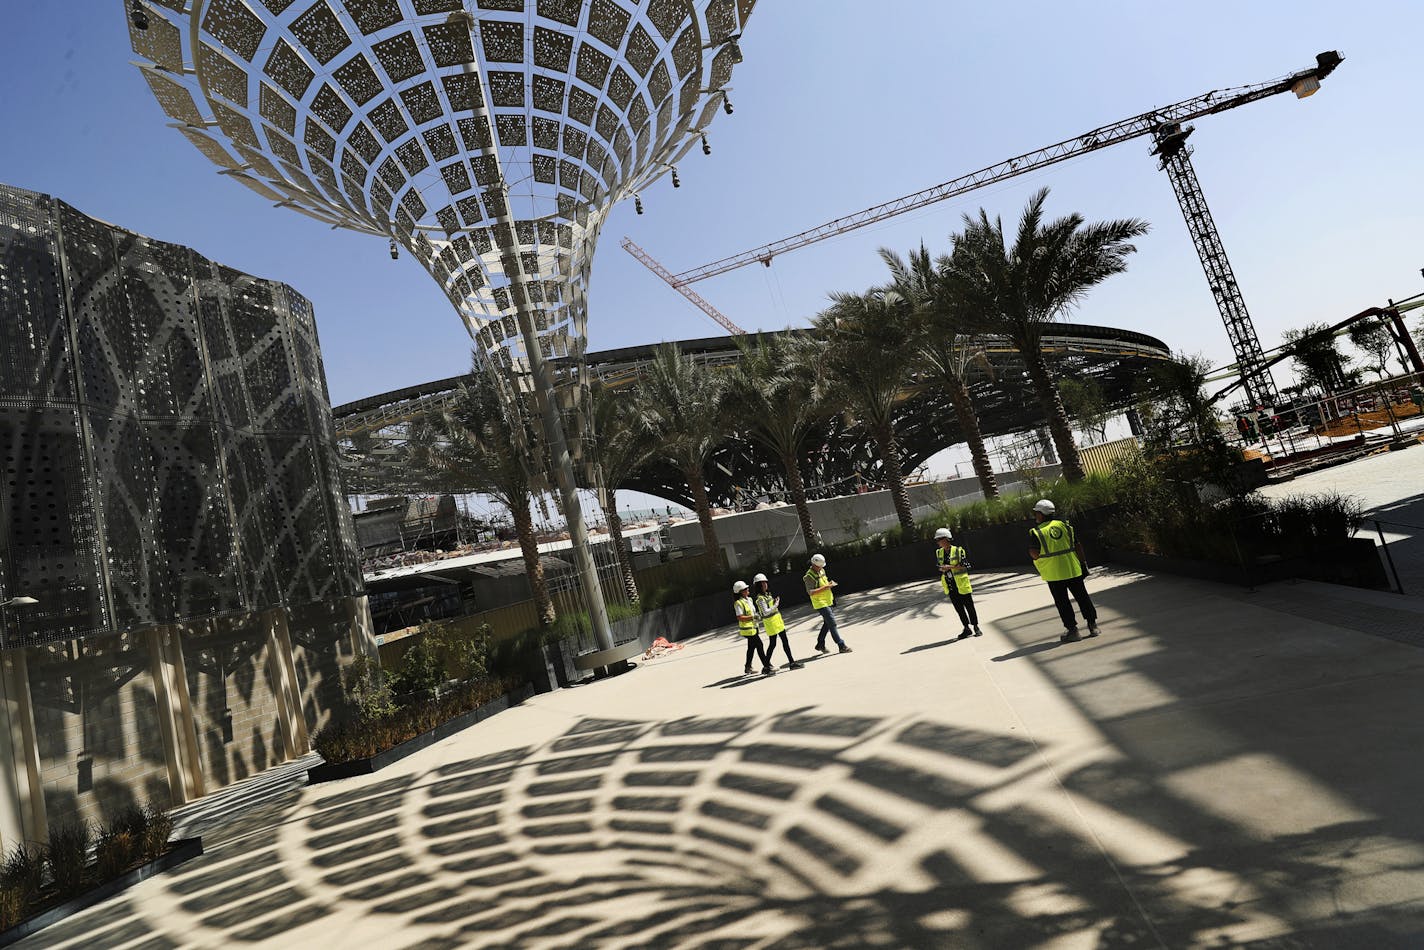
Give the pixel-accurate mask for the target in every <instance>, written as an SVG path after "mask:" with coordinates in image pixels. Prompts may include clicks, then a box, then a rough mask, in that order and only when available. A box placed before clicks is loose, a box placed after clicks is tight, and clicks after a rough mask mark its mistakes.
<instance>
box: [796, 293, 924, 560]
mask: <svg viewBox="0 0 1424 950" xmlns="http://www.w3.org/2000/svg"><path fill="white" fill-rule="evenodd" d="M831 301H832V303H831V306H830V307H829V308H827V309H826V310H823V311H822V312H821V313H820V314H819V315H817V317H816V330H817V331H818V333H819V334H820V339H821V345H820V346H821V352H820V355H819V358H820V360H821V361H822V365H824V367H825V369H826V373H827V376H828V377H829V378H830V379H831V381H832V386H833V387H834V390H835V392H836V393H837V394H838V396H839V398H840V399H842V400H843V401H844V403H845V405H846V406H848V407H849V409H850V411H851V413H852V414H854V415H855V416H856V418H857V421H859V422H860V424H861V425H863V426H864V427H865V429H866V430H867V432H868V433H869V434H870V437H871V438H872V439H874V440H875V446H876V454H877V455H878V456H879V457H880V464H881V466H882V469H883V471H884V473H885V478H886V481H888V482H889V484H890V497H891V500H892V501H893V502H894V504H895V514H896V516H897V517H898V518H899V520H900V526H901V527H902V528H903V529H904V530H905V531H906V532H913V531H914V530H915V519H914V517H913V516H912V515H911V513H910V495H909V492H907V491H906V490H905V476H904V473H903V472H902V471H901V465H902V462H901V459H900V443H899V440H898V439H897V438H896V436H895V424H894V423H895V408H896V405H897V404H898V403H899V401H900V398H901V395H902V387H903V386H904V384H905V382H906V380H907V379H908V377H909V370H910V366H911V365H912V360H913V357H914V354H915V350H916V347H917V346H918V343H919V337H918V335H917V333H916V331H915V326H914V322H913V319H912V317H911V310H910V305H909V303H908V301H906V300H905V298H904V297H902V296H901V295H900V294H899V293H897V292H896V291H894V290H889V289H878V290H871V291H868V292H866V293H863V294H845V293H840V294H832V295H831Z"/></svg>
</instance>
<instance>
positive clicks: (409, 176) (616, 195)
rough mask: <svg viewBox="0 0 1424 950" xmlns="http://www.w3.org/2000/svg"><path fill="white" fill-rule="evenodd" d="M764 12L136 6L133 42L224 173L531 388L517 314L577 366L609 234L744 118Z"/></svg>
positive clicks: (738, 2) (709, 7)
mask: <svg viewBox="0 0 1424 950" xmlns="http://www.w3.org/2000/svg"><path fill="white" fill-rule="evenodd" d="M754 2H755V0H314V2H313V0H140V3H141V4H142V5H143V11H144V15H142V16H134V17H131V19H130V39H131V42H132V45H133V48H134V50H135V51H136V52H137V53H138V54H139V55H140V56H142V57H143V58H144V59H145V60H146V62H144V63H142V64H141V65H140V68H141V69H142V71H143V74H144V77H145V79H146V80H147V81H148V84H149V86H150V87H151V89H152V91H153V94H154V96H155V97H156V98H157V100H158V102H159V104H160V105H161V106H162V108H163V110H164V112H165V113H167V114H168V116H169V117H170V118H172V119H173V120H174V121H173V125H174V126H176V127H177V129H178V130H179V132H180V133H181V134H182V135H183V136H185V137H186V138H187V139H188V140H189V141H190V142H191V143H192V144H193V145H194V146H195V147H197V148H198V149H199V150H200V151H201V152H202V153H203V154H204V155H206V156H207V157H208V158H209V159H210V160H211V161H212V162H213V163H214V164H216V165H217V166H218V167H219V169H220V170H221V173H222V174H225V175H227V176H228V177H230V178H232V179H233V180H235V181H238V182H240V183H242V184H244V185H246V186H247V187H249V188H251V189H252V190H254V191H256V192H257V193H258V194H260V195H262V196H263V197H265V198H267V199H269V200H270V201H272V202H273V203H274V204H276V205H277V206H279V207H286V208H291V209H293V210H295V211H299V212H301V213H303V214H306V215H309V216H311V217H313V218H316V219H317V220H319V221H323V222H326V223H328V224H331V225H332V226H333V227H340V228H350V229H354V230H357V231H362V232H365V233H368V234H376V235H383V236H389V237H390V238H391V239H392V242H393V245H392V249H393V250H394V244H395V243H399V244H401V245H404V246H405V248H406V249H407V250H408V251H409V252H410V253H411V254H413V255H414V256H415V257H416V259H418V260H419V261H420V262H421V264H422V265H423V266H424V267H425V268H426V269H427V270H428V271H429V272H430V274H431V275H432V276H433V277H434V278H435V280H436V281H437V282H438V283H439V284H440V286H441V288H442V289H443V290H444V291H445V293H446V295H447V296H448V297H449V299H450V301H451V303H452V304H453V305H454V306H455V308H456V309H457V310H458V311H459V312H460V314H461V316H462V317H463V318H464V321H465V324H466V327H467V328H468V330H469V332H470V334H471V336H473V337H474V338H475V340H476V341H477V342H478V344H479V348H480V350H481V351H482V352H483V353H484V354H486V356H487V357H488V362H489V363H490V364H492V365H494V366H498V367H502V368H504V369H505V370H507V371H509V372H512V373H513V374H514V377H515V378H514V380H513V386H514V388H515V389H516V390H520V391H525V392H527V391H528V390H529V387H530V383H529V381H528V380H527V379H524V380H521V379H519V378H518V377H519V376H520V375H521V374H523V373H526V372H527V364H526V363H525V360H524V351H523V347H524V342H523V341H522V340H521V334H520V331H519V326H518V319H517V318H518V316H520V315H521V314H522V315H524V316H527V317H529V318H531V319H532V320H533V321H534V323H535V329H536V332H537V333H538V335H539V337H540V340H541V342H542V344H543V346H542V348H543V350H544V352H546V353H548V354H550V355H552V356H557V357H565V358H569V357H572V358H574V360H575V361H577V358H578V357H579V356H580V355H581V353H582V352H583V348H584V340H585V327H586V320H587V303H586V295H585V291H586V288H587V282H588V273H589V264H590V261H591V260H592V255H593V248H594V243H595V241H596V240H597V237H598V233H599V229H600V227H601V226H602V223H603V220H604V217H605V215H606V213H607V211H608V209H609V208H610V207H611V206H612V204H613V203H614V202H615V201H618V200H619V199H621V198H624V197H626V196H627V195H629V194H633V193H636V192H637V191H638V190H639V189H641V188H643V187H645V186H646V185H647V184H648V183H649V182H651V181H652V180H653V179H656V178H658V177H659V176H661V175H663V174H664V173H666V172H667V171H668V170H669V169H670V168H671V167H672V165H673V164H674V163H675V162H677V160H678V159H679V158H680V157H681V156H682V155H683V154H684V153H685V152H686V151H687V149H688V148H689V147H691V146H692V145H693V144H695V143H696V142H697V139H698V136H699V135H701V134H702V130H703V129H705V128H706V127H707V125H708V124H709V123H710V122H711V120H712V117H713V116H714V115H715V113H716V112H717V110H718V109H719V108H725V109H726V110H727V111H728V112H730V111H731V107H730V105H729V104H728V103H727V101H726V94H725V91H724V90H725V86H726V83H727V81H728V80H729V79H730V78H731V73H732V68H733V66H734V65H735V64H736V63H738V62H739V61H740V60H741V52H740V50H739V48H738V46H737V38H738V37H739V36H740V32H741V29H742V24H743V23H744V22H745V20H746V17H747V16H748V15H749V14H750V12H751V9H752V6H753V4H754ZM124 6H125V8H127V7H128V6H129V2H128V0H125V3H124ZM467 6H469V7H472V8H473V9H472V10H469V11H467V10H466V7H467ZM140 23H142V24H143V25H142V27H140V25H139V24H140Z"/></svg>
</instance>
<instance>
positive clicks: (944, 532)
mask: <svg viewBox="0 0 1424 950" xmlns="http://www.w3.org/2000/svg"><path fill="white" fill-rule="evenodd" d="M953 537H954V535H952V534H950V532H949V529H948V528H940V529H939V530H938V531H936V532H935V540H936V541H938V540H939V539H940V538H943V539H944V540H946V541H948V540H949V539H951V538H953Z"/></svg>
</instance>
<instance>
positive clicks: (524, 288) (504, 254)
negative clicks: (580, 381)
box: [448, 10, 613, 650]
mask: <svg viewBox="0 0 1424 950" xmlns="http://www.w3.org/2000/svg"><path fill="white" fill-rule="evenodd" d="M448 22H450V23H459V24H461V25H462V26H463V27H464V28H465V29H467V30H469V31H470V34H471V42H472V43H473V42H474V30H475V18H474V16H473V15H471V14H470V13H469V12H468V11H465V10H460V11H457V12H455V13H452V14H450V16H449V19H448ZM470 52H471V54H472V55H473V52H474V46H473V45H472V46H471V47H470ZM462 69H463V70H464V73H465V74H466V75H467V76H470V77H472V78H473V79H475V80H476V81H478V80H479V64H478V63H476V62H474V61H473V60H471V61H470V62H467V63H465V64H463V66H462ZM470 111H471V114H472V115H473V116H474V119H475V123H476V126H477V127H484V128H493V126H492V124H491V118H490V113H489V110H488V108H487V107H486V105H485V104H484V102H483V100H481V101H479V102H477V103H476V104H475V106H474V108H473V109H471V110H470ZM489 143H490V144H489V145H487V146H485V147H483V148H478V149H475V151H476V152H478V154H479V156H480V157H481V158H482V159H484V160H485V161H487V162H489V163H490V165H491V166H492V167H493V168H494V170H495V176H496V183H495V184H494V185H492V186H491V187H490V191H489V193H490V194H491V195H497V196H499V200H497V201H495V202H492V210H491V217H493V218H494V227H492V228H490V233H491V234H492V236H493V237H494V244H495V248H496V249H497V250H498V251H499V255H500V263H501V266H502V267H503V269H504V274H505V276H506V277H508V278H509V284H510V288H509V289H510V296H511V299H512V301H513V303H514V307H515V310H516V313H517V316H516V320H517V322H518V324H519V335H520V338H521V339H522V340H523V341H524V355H525V358H526V359H527V360H528V362H529V375H530V376H531V377H532V383H533V387H534V401H535V403H536V405H537V406H538V409H539V416H540V420H541V422H542V426H541V428H542V429H543V430H544V440H545V443H546V445H547V447H548V451H549V463H550V465H551V467H552V468H553V470H554V472H553V474H554V481H555V482H556V483H557V485H558V488H559V500H560V502H561V503H562V507H563V510H564V518H565V519H566V520H567V521H568V525H569V541H570V545H571V547H572V550H573V556H574V567H575V568H576V569H577V570H578V575H579V583H580V585H581V586H582V587H583V594H584V600H585V601H587V605H588V615H589V620H590V622H591V623H592V626H593V636H594V640H595V642H597V643H598V648H599V649H600V650H611V649H613V634H612V632H611V630H610V629H609V625H608V610H607V608H606V607H605V606H604V603H603V586H602V585H601V584H600V583H599V580H598V566H597V565H596V564H595V563H594V561H593V552H592V551H590V550H589V547H588V527H587V526H586V525H585V524H584V520H583V506H582V504H581V503H580V502H579V497H578V486H577V485H576V483H575V481H574V466H573V460H572V459H571V458H570V457H569V449H568V443H567V441H566V440H565V438H564V425H563V421H562V420H561V419H560V418H559V409H558V405H557V403H556V401H555V394H554V379H553V374H552V373H551V372H550V371H549V366H548V364H547V363H546V362H545V360H544V348H543V345H542V344H541V343H540V341H539V329H538V327H537V326H536V324H535V316H536V315H537V314H538V312H539V307H538V306H537V305H536V304H535V302H534V299H535V298H534V295H533V294H531V293H530V291H529V282H530V278H529V275H528V274H527V273H526V272H525V269H524V257H523V254H522V249H521V247H520V246H519V238H518V234H517V233H516V228H515V226H514V219H513V216H512V214H511V213H510V210H509V201H508V194H509V186H508V184H507V183H506V181H505V178H504V171H503V169H502V168H501V167H500V160H499V150H498V149H497V148H496V147H495V146H494V139H493V138H490V140H489ZM541 299H542V298H541Z"/></svg>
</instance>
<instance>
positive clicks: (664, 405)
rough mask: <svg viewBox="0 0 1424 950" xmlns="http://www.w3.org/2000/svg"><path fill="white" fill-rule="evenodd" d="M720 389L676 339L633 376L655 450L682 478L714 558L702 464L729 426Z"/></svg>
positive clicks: (717, 551) (717, 552)
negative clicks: (655, 444)
mask: <svg viewBox="0 0 1424 950" xmlns="http://www.w3.org/2000/svg"><path fill="white" fill-rule="evenodd" d="M725 393H726V384H725V381H724V379H723V377H722V376H721V375H719V374H718V372H717V371H716V370H714V369H713V368H712V367H710V366H708V365H707V364H706V363H703V362H699V361H698V360H695V359H693V358H692V357H691V356H688V355H687V354H686V353H683V352H682V350H681V349H679V348H678V346H677V344H675V343H664V344H662V345H661V346H659V347H658V348H657V349H656V350H654V352H653V359H652V361H651V362H650V363H649V364H648V365H647V366H646V367H645V368H644V369H643V372H642V374H641V375H640V376H639V378H638V396H637V399H638V412H639V416H640V418H641V424H642V425H643V426H644V427H645V428H646V429H647V431H648V432H650V433H652V436H653V438H654V439H656V441H657V443H658V446H659V453H660V454H661V455H663V456H664V457H665V458H667V459H668V461H670V462H672V464H674V465H676V466H677V468H678V470H679V471H680V472H682V476H683V478H685V479H687V489H688V493H689V494H690V495H691V496H692V505H693V508H695V509H696V511H697V519H698V521H700V522H701V524H702V546H703V548H704V549H705V550H706V551H707V554H708V556H709V557H711V558H712V560H713V562H714V563H718V562H719V561H720V558H721V550H722V549H721V545H720V544H719V543H718V541H717V529H716V527H715V526H714V525H713V524H712V506H711V504H710V502H709V501H708V498H707V482H706V475H705V472H704V467H705V466H706V465H707V462H708V460H709V459H710V458H711V457H712V453H713V452H715V451H716V450H717V448H718V446H720V445H721V444H722V442H723V440H725V439H726V437H727V433H728V431H729V429H730V426H729V425H728V415H727V407H726V401H725Z"/></svg>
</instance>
